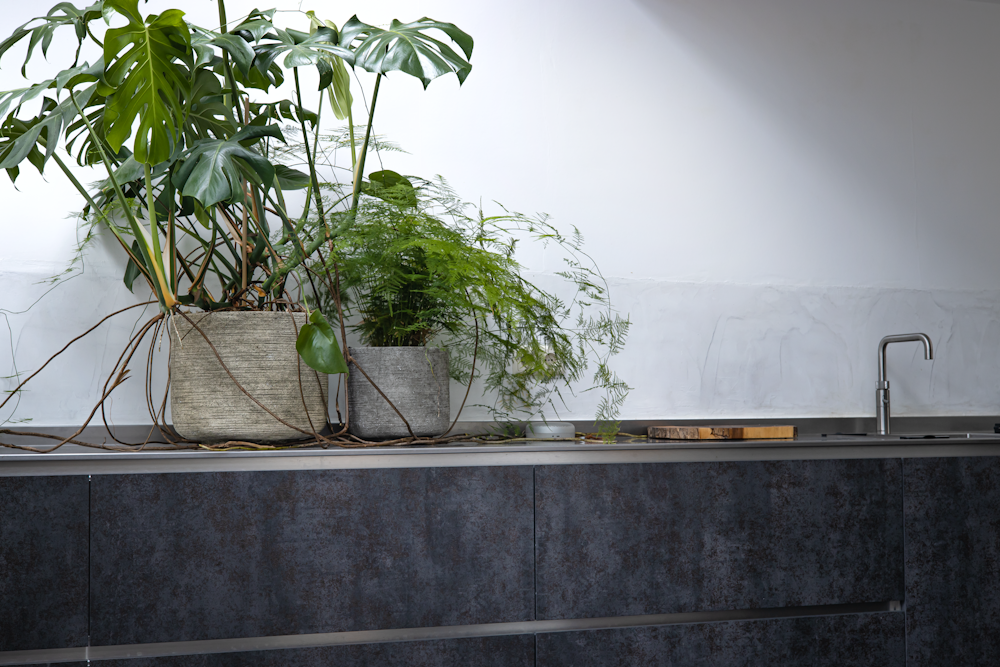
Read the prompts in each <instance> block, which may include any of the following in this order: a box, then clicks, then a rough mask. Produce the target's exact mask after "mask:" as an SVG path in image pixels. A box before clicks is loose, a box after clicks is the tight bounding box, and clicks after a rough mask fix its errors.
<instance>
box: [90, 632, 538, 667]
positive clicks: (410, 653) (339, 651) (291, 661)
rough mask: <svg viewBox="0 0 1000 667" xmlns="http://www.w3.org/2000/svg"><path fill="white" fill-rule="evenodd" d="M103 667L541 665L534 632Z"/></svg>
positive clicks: (155, 660)
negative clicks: (536, 654) (504, 635)
mask: <svg viewBox="0 0 1000 667" xmlns="http://www.w3.org/2000/svg"><path fill="white" fill-rule="evenodd" d="M96 664H97V665H99V666H100V667H331V666H336V667H370V666H375V665H377V666H378V667H454V666H457V665H470V666H471V665H475V666H476V667H535V638H534V636H533V635H509V636H506V637H475V638H470V639H442V640H436V641H414V642H389V643H385V644H356V645H353V646H323V647H319V648H300V649H285V650H275V651H247V652H241V653H213V654H209V655H178V656H169V657H164V658H141V659H138V660H135V659H133V660H109V661H106V662H100V663H96Z"/></svg>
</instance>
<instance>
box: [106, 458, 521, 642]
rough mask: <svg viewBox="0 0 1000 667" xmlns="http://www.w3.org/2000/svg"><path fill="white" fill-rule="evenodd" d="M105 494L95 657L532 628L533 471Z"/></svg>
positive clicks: (159, 485)
mask: <svg viewBox="0 0 1000 667" xmlns="http://www.w3.org/2000/svg"><path fill="white" fill-rule="evenodd" d="M93 485H94V486H93V512H92V516H93V524H94V528H93V546H92V563H93V569H92V572H93V575H92V590H93V598H92V600H93V601H92V627H91V641H92V643H93V644H95V645H102V644H131V643H147V642H166V641H186V640H199V639H221V638H230V637H232V638H236V637H258V636H271V635H286V634H304V633H317V632H338V631H352V630H375V629H385V628H410V627H426V626H441V625H463V624H474V623H494V622H505V621H525V620H531V615H532V596H533V592H534V587H533V580H532V568H533V564H532V520H531V517H532V496H531V486H532V477H531V469H530V468H516V467H491V468H485V467H484V468H420V469H389V470H386V469H382V470H340V471H295V472H245V473H243V472H241V473H192V474H157V475H110V476H103V477H95V478H94V481H93Z"/></svg>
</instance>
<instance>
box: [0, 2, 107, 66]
mask: <svg viewBox="0 0 1000 667" xmlns="http://www.w3.org/2000/svg"><path fill="white" fill-rule="evenodd" d="M103 5H104V3H103V2H96V3H94V4H93V5H91V6H89V7H86V8H84V9H79V8H77V7H76V6H75V5H73V4H71V3H69V2H60V3H59V4H57V5H56V6H54V7H53V8H52V9H50V10H49V11H48V13H47V14H46V15H45V16H39V17H37V18H33V19H31V20H30V21H28V22H27V23H24V24H22V25H20V26H18V27H17V28H16V29H15V30H14V32H13V33H12V34H11V35H10V36H9V37H7V39H5V40H3V42H0V57H2V56H3V54H4V53H6V52H7V51H8V50H9V49H10V48H11V47H12V46H14V45H15V44H17V43H18V42H20V41H21V40H22V39H24V38H25V37H28V36H29V35H30V36H31V37H30V39H29V40H28V53H27V55H26V56H25V58H24V65H22V66H21V75H22V76H24V75H25V68H27V66H28V61H30V60H31V56H32V54H33V53H34V51H35V47H37V46H38V45H39V44H41V46H42V55H43V56H45V55H47V54H48V50H49V44H51V43H52V35H53V33H55V31H56V28H59V27H61V26H66V25H72V26H73V27H74V29H75V31H76V39H77V56H79V54H80V45H82V44H83V40H84V38H85V37H86V35H87V23H89V22H90V21H94V20H96V19H99V18H101V16H102V14H103V9H104V8H103ZM35 21H41V24H39V25H36V26H34V27H32V28H29V27H27V26H29V25H30V24H32V23H34V22H35ZM73 66H76V61H75V60H74V62H73Z"/></svg>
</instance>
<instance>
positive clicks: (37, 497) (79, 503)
mask: <svg viewBox="0 0 1000 667" xmlns="http://www.w3.org/2000/svg"><path fill="white" fill-rule="evenodd" d="M87 485H88V481H87V478H86V477H85V476H74V477H0V651H18V650H30V649H40V648H68V647H72V646H86V645H87V567H88V564H87V540H88V535H87V528H88V524H87V521H88V519H87V502H88V486H87Z"/></svg>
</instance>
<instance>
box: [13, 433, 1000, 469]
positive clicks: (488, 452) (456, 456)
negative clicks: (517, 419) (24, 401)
mask: <svg viewBox="0 0 1000 667" xmlns="http://www.w3.org/2000/svg"><path fill="white" fill-rule="evenodd" d="M934 435H935V436H936V437H935V438H934V439H923V438H921V437H920V435H919V434H900V435H888V436H879V435H865V436H861V435H833V434H831V435H822V434H806V435H802V436H800V437H798V438H796V439H794V440H729V441H725V440H707V441H665V440H647V439H645V438H627V437H621V438H619V440H618V442H615V443H612V444H605V443H601V442H593V441H587V442H584V441H583V440H582V439H581V440H575V441H541V440H539V441H528V442H525V441H515V442H511V443H507V444H499V443H497V444H483V443H476V442H469V443H461V442H459V443H452V444H448V445H435V446H419V445H418V446H407V447H398V446H397V447H372V448H364V449H339V448H335V447H330V448H328V449H321V448H309V449H287V450H276V451H263V452H255V451H228V452H210V451H191V450H178V451H167V452H163V451H142V452H112V451H106V450H96V449H90V448H86V447H80V446H77V445H65V446H63V447H61V448H60V449H59V450H58V451H57V452H54V453H52V454H34V453H31V452H25V451H20V450H14V449H0V477H4V476H21V475H29V476H30V475H83V474H86V475H104V474H123V473H142V472H223V471H230V472H236V471H264V470H343V469H364V468H422V467H462V466H507V465H571V464H608V463H667V462H698V461H706V462H707V461H785V460H818V459H836V460H845V459H873V458H875V459H877V458H928V457H964V456H998V455H1000V434H995V433H970V432H961V431H954V432H937V433H935V434H934ZM22 442H23V440H22ZM31 444H33V445H35V446H39V442H38V440H35V441H34V442H32V443H31Z"/></svg>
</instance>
